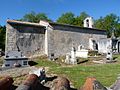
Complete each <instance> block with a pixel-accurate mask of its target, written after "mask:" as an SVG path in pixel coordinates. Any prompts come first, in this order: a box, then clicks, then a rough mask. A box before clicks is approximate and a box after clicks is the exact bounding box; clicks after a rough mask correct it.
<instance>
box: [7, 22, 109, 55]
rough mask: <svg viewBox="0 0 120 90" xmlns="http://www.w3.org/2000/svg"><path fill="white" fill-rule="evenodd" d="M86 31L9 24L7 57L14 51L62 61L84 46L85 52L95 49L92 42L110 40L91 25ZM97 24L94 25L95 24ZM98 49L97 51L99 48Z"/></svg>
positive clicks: (61, 26)
mask: <svg viewBox="0 0 120 90" xmlns="http://www.w3.org/2000/svg"><path fill="white" fill-rule="evenodd" d="M84 22H86V24H85V27H79V26H73V25H67V24H58V23H53V22H46V21H42V20H41V21H40V22H39V23H30V22H23V21H16V20H7V25H6V48H5V49H6V53H7V52H9V51H12V50H17V51H21V52H22V54H23V55H24V56H26V57H30V56H31V55H32V56H33V55H47V56H51V55H54V56H55V57H58V56H60V55H65V54H66V53H68V52H70V51H71V47H73V46H74V47H75V48H77V47H78V46H79V45H83V46H84V48H85V49H91V50H92V49H94V47H92V46H91V44H90V42H91V43H93V44H95V41H97V40H99V39H101V38H107V35H106V31H105V30H98V29H95V28H93V26H92V25H89V21H88V20H86V21H84ZM92 24H93V23H92ZM96 49H97V47H96Z"/></svg>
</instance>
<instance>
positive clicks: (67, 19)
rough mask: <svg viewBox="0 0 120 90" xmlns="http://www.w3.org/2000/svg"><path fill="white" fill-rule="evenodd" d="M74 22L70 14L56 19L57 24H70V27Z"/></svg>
mask: <svg viewBox="0 0 120 90" xmlns="http://www.w3.org/2000/svg"><path fill="white" fill-rule="evenodd" d="M74 20H75V17H74V14H73V13H72V12H67V13H64V14H62V15H61V16H60V17H59V18H58V19H57V22H58V23H62V24H70V25H72V24H73V23H74Z"/></svg>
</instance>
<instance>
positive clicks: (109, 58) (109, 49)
mask: <svg viewBox="0 0 120 90" xmlns="http://www.w3.org/2000/svg"><path fill="white" fill-rule="evenodd" d="M106 59H107V60H110V61H111V60H113V57H112V49H111V47H110V46H108V47H107V54H106Z"/></svg>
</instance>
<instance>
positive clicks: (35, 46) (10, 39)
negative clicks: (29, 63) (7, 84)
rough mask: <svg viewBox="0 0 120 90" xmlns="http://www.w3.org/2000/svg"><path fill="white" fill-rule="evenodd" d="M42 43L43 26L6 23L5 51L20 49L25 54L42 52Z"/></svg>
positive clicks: (43, 38) (43, 37) (43, 35)
mask: <svg viewBox="0 0 120 90" xmlns="http://www.w3.org/2000/svg"><path fill="white" fill-rule="evenodd" d="M44 44H45V29H44V28H41V27H36V26H29V25H19V24H9V23H7V33H6V52H8V51H10V50H20V51H21V52H22V53H23V55H25V56H30V55H39V54H44V53H45V45H44Z"/></svg>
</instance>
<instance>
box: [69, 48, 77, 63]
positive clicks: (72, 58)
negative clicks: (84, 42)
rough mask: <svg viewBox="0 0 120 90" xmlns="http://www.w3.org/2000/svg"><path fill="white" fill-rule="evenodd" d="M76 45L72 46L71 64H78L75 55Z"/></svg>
mask: <svg viewBox="0 0 120 90" xmlns="http://www.w3.org/2000/svg"><path fill="white" fill-rule="evenodd" d="M75 51H76V50H75V47H72V50H71V58H70V63H71V64H77V60H76V56H75Z"/></svg>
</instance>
